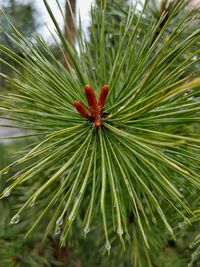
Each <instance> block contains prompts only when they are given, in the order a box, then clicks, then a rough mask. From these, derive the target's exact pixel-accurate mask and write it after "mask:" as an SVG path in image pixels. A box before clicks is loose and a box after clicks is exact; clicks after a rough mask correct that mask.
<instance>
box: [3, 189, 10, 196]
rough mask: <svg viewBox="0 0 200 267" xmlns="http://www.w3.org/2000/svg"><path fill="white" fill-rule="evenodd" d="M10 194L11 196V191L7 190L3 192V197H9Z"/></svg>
mask: <svg viewBox="0 0 200 267" xmlns="http://www.w3.org/2000/svg"><path fill="white" fill-rule="evenodd" d="M10 194H11V190H10V189H8V188H7V189H5V190H4V191H3V197H9V196H10Z"/></svg>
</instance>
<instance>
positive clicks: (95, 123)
mask: <svg viewBox="0 0 200 267" xmlns="http://www.w3.org/2000/svg"><path fill="white" fill-rule="evenodd" d="M94 125H95V126H96V128H99V127H101V118H96V119H95V121H94Z"/></svg>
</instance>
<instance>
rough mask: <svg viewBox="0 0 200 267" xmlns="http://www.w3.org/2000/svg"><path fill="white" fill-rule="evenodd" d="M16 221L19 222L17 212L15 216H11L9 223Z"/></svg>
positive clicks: (15, 222)
mask: <svg viewBox="0 0 200 267" xmlns="http://www.w3.org/2000/svg"><path fill="white" fill-rule="evenodd" d="M18 222H19V214H16V215H15V216H13V217H12V219H11V221H10V223H11V224H17V223H18Z"/></svg>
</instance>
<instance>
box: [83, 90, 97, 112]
mask: <svg viewBox="0 0 200 267" xmlns="http://www.w3.org/2000/svg"><path fill="white" fill-rule="evenodd" d="M85 95H86V98H87V101H88V105H89V108H90V110H91V109H93V108H95V107H96V106H97V99H96V96H95V93H94V89H93V88H92V86H90V85H86V86H85Z"/></svg>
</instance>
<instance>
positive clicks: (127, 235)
mask: <svg viewBox="0 0 200 267" xmlns="http://www.w3.org/2000/svg"><path fill="white" fill-rule="evenodd" d="M126 240H128V241H130V240H131V237H130V235H129V233H126Z"/></svg>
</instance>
